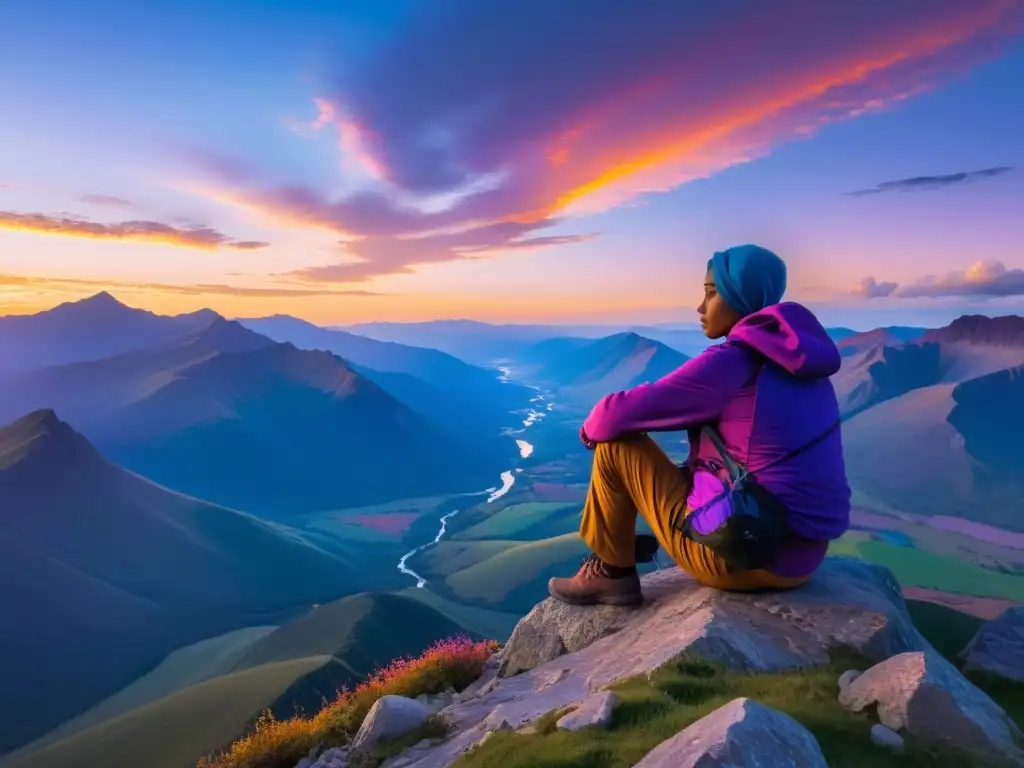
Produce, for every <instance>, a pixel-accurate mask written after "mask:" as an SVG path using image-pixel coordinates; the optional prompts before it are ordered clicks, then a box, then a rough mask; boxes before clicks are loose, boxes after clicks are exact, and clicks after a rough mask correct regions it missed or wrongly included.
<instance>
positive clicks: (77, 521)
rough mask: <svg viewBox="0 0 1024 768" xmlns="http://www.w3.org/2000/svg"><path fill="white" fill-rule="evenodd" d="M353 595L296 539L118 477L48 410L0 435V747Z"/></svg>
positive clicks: (339, 568) (345, 573) (332, 568)
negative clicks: (180, 662)
mask: <svg viewBox="0 0 1024 768" xmlns="http://www.w3.org/2000/svg"><path fill="white" fill-rule="evenodd" d="M357 589H358V586H357V580H356V577H355V576H354V574H353V572H352V571H351V570H350V569H349V568H348V567H347V566H346V565H345V564H344V563H342V562H341V561H339V560H338V559H337V558H335V557H333V556H330V555H328V554H326V553H324V552H322V551H320V550H318V549H316V548H314V547H312V546H310V545H308V544H306V543H305V542H304V541H302V540H301V539H300V538H299V537H298V536H297V534H295V533H294V532H289V531H288V530H287V529H284V528H279V527H276V526H271V525H269V524H266V523H263V522H260V521H259V520H256V519H255V518H252V517H249V516H248V515H244V514H241V513H238V512H234V511H232V510H229V509H224V508H220V507H216V506H214V505H212V504H208V503H206V502H202V501H198V500H196V499H192V498H188V497H186V496H181V495H179V494H176V493H173V492H171V491H168V490H166V489H164V488H161V487H159V486H156V485H154V484H153V483H151V482H149V481H147V480H144V479H142V478H140V477H138V476H136V475H133V474H131V473H129V472H126V471H125V470H123V469H121V468H119V467H117V466H114V465H113V464H110V463H109V462H108V461H106V460H105V459H104V458H103V457H102V456H101V455H100V454H99V453H98V452H97V451H96V450H95V449H94V448H93V447H92V446H91V445H90V444H89V442H88V441H87V440H86V439H85V438H84V437H82V436H81V435H80V434H78V433H77V432H75V431H74V430H73V429H72V428H71V427H69V426H68V425H67V424H65V423H63V422H61V421H60V420H59V419H58V418H57V417H56V416H55V415H54V413H53V412H52V411H40V412H35V413H32V414H30V415H29V416H26V417H25V418H23V419H20V420H19V421H17V422H15V423H14V424H11V425H9V426H7V427H5V428H3V429H0V606H2V607H3V610H2V612H0V660H2V665H3V669H2V670H0V678H2V679H3V681H4V685H3V686H2V687H0V710H2V711H4V712H5V713H10V714H9V715H7V716H6V717H5V719H4V721H3V725H2V727H0V748H3V747H10V746H14V745H15V744H18V743H20V742H23V741H26V740H28V739H29V738H32V737H33V736H37V735H40V734H41V733H42V731H43V730H44V729H46V728H48V727H52V726H53V725H56V724H57V723H58V722H60V721H61V720H63V719H65V718H66V717H69V716H71V715H73V714H75V713H76V712H78V711H80V710H81V709H82V708H83V707H85V706H88V705H89V704H91V703H93V702H95V701H97V700H98V699H99V698H101V697H103V696H106V695H108V694H110V693H112V692H113V691H114V690H116V689H117V688H119V687H122V686H124V685H126V684H127V683H128V682H129V681H130V680H131V679H132V678H134V677H135V676H137V675H138V674H140V673H141V672H143V671H144V670H145V669H146V668H147V667H149V666H151V665H153V664H155V663H156V662H157V661H158V660H159V659H160V658H161V657H163V656H164V655H166V654H167V653H168V652H169V651H170V650H172V649H173V648H175V647H177V646H179V645H183V644H185V643H187V642H192V641H194V640H197V639H199V638H200V637H202V636H203V635H204V634H212V633H215V632H219V631H224V630H226V629H229V628H231V627H232V626H239V625H240V624H244V623H257V620H258V619H259V618H260V616H261V615H264V614H270V617H271V618H272V614H273V613H274V612H277V613H278V614H280V613H281V611H293V610H295V609H296V608H297V607H299V606H301V605H308V604H310V603H313V602H318V601H322V600H324V599H328V598H331V597H337V596H338V595H343V594H346V593H350V592H354V591H357Z"/></svg>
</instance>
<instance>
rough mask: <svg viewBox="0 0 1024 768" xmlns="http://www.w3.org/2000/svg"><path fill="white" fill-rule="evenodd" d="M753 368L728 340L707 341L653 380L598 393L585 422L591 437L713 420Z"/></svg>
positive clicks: (746, 355) (606, 438) (751, 361)
mask: <svg viewBox="0 0 1024 768" xmlns="http://www.w3.org/2000/svg"><path fill="white" fill-rule="evenodd" d="M753 372H754V359H753V357H752V356H751V355H750V353H749V352H747V351H746V350H745V349H743V348H742V347H740V346H739V345H736V344H730V343H728V342H726V343H724V344H718V345H716V346H713V347H709V348H708V349H706V350H705V351H704V352H702V353H701V354H700V355H698V356H697V357H695V358H693V359H691V360H687V361H686V362H685V363H684V364H683V365H681V366H680V367H679V368H677V369H676V370H674V371H672V373H670V374H668V375H667V376H664V377H663V378H661V379H658V380H657V381H656V382H654V383H653V384H641V385H639V386H637V387H633V388H632V389H627V390H625V391H624V392H615V393H613V394H610V395H607V396H605V397H603V398H601V399H600V400H599V401H598V403H597V405H595V406H594V409H593V410H592V411H591V412H590V415H589V416H588V417H587V420H586V421H585V422H583V429H584V431H585V432H586V434H587V437H589V438H590V439H591V440H594V441H596V442H608V441H609V440H615V439H616V438H618V437H621V436H622V435H625V434H629V433H631V432H659V431H671V430H677V429H686V428H688V427H692V426H694V425H696V424H702V423H705V422H709V421H714V420H715V419H717V418H718V416H719V415H720V414H721V412H722V409H723V408H724V407H725V404H726V403H727V402H729V400H730V398H732V396H733V395H735V394H736V392H737V391H739V389H740V388H741V387H743V385H744V384H746V383H747V382H748V381H749V380H750V377H751V375H752V374H753Z"/></svg>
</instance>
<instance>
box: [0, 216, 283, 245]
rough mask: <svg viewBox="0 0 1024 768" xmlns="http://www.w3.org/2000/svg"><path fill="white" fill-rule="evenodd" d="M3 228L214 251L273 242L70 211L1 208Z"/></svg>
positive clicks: (201, 229) (212, 231)
mask: <svg viewBox="0 0 1024 768" xmlns="http://www.w3.org/2000/svg"><path fill="white" fill-rule="evenodd" d="M0 229H6V230H11V231H14V232H28V233H31V234H36V235H55V236H62V237H79V238H86V239H90V240H120V241H128V242H136V243H151V244H158V245H171V246H177V247H180V248H197V249H200V250H206V251H215V250H219V249H221V248H233V249H236V250H245V251H248V250H257V249H260V248H266V247H267V246H269V245H270V243H266V242H263V241H257V240H241V241H240V240H235V239H234V238H231V237H228V236H227V235H225V234H223V233H222V232H218V231H217V230H216V229H213V228H211V227H204V226H196V227H175V226H172V225H170V224H164V223H161V222H158V221H123V222H119V223H116V224H101V223H99V222H95V221H92V220H90V219H87V218H84V217H80V216H72V215H70V214H58V215H48V214H45V213H15V212H13V211H0Z"/></svg>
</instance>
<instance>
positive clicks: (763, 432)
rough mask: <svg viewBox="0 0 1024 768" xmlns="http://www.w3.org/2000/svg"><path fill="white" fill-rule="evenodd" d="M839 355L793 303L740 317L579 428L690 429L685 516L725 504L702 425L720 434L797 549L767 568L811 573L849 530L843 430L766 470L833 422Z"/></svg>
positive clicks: (610, 434)
mask: <svg viewBox="0 0 1024 768" xmlns="http://www.w3.org/2000/svg"><path fill="white" fill-rule="evenodd" d="M840 361H841V358H840V354H839V350H838V349H837V348H836V345H835V343H834V342H833V341H832V339H831V337H829V335H828V333H827V332H826V331H825V329H824V328H823V327H822V325H821V323H819V322H818V320H817V318H816V317H815V316H814V315H813V314H812V313H811V312H810V310H808V309H806V308H805V307H803V306H802V305H800V304H796V303H794V302H784V303H781V304H774V305H772V306H770V307H767V308H765V309H763V310H761V311H760V312H756V313H754V314H752V315H748V316H747V317H745V318H743V319H742V320H741V321H740V322H739V323H737V324H736V326H735V327H734V328H733V329H732V331H730V333H729V335H728V337H727V338H726V340H725V341H724V342H723V343H721V344H717V345H715V346H712V347H709V348H708V349H707V350H705V351H704V352H703V353H701V354H700V355H698V356H697V357H694V358H692V359H691V360H688V361H687V362H686V363H685V364H683V365H682V366H680V367H679V368H678V369H676V370H675V371H673V372H672V373H670V374H668V375H667V376H665V377H663V378H661V379H659V380H658V381H656V382H654V383H652V384H641V385H639V386H637V387H634V388H633V389H629V390H626V391H624V392H615V393H613V394H610V395H608V396H606V397H604V398H602V399H601V400H600V401H599V402H598V403H597V405H596V406H594V409H593V410H592V411H591V412H590V415H589V416H588V417H587V419H586V421H585V422H584V424H583V429H584V431H585V432H586V435H587V437H588V438H589V439H591V440H594V441H596V442H607V441H611V440H615V439H616V438H618V437H620V436H623V435H626V434H629V433H635V432H661V431H672V430H682V429H686V430H688V436H689V441H690V455H689V458H688V459H687V463H688V464H689V466H690V467H691V468H692V470H693V477H694V483H693V489H692V491H691V492H690V495H689V497H688V499H687V505H688V507H689V508H690V509H698V508H700V507H703V506H704V505H706V504H709V503H712V504H714V503H717V504H728V499H727V497H723V490H724V487H725V486H724V482H725V481H727V479H728V474H727V473H726V472H725V470H724V469H723V468H722V465H721V457H720V456H719V454H718V451H717V450H716V449H715V447H714V445H712V444H711V443H710V441H708V440H707V439H702V435H701V432H700V425H701V424H704V423H712V424H715V425H716V426H717V427H718V430H719V432H720V433H721V435H722V439H723V440H724V442H725V444H726V447H727V448H728V450H729V452H730V453H731V454H732V456H733V458H735V459H736V460H737V461H738V462H740V463H741V464H744V465H746V466H747V467H748V468H749V469H750V471H751V472H752V474H754V476H755V477H756V478H757V479H758V481H759V482H760V483H761V484H762V485H763V486H764V487H765V488H767V489H768V490H769V491H771V492H772V493H774V494H775V495H776V496H777V497H778V498H779V500H780V501H781V502H782V503H783V504H784V505H785V506H786V509H787V510H788V511H789V518H788V522H789V525H790V528H791V529H792V530H793V532H794V533H795V534H796V535H797V536H799V537H801V538H802V539H805V541H793V542H792V543H789V544H787V545H785V546H784V547H783V549H782V550H781V551H780V552H779V553H778V555H777V556H776V558H775V561H774V562H773V563H772V564H771V565H770V566H769V570H771V571H772V572H774V573H776V574H778V575H780V576H791V577H799V576H805V575H807V574H810V573H812V572H813V571H814V570H815V569H816V568H817V567H818V566H819V565H820V564H821V561H822V560H823V559H824V557H825V554H826V552H827V550H828V542H829V541H830V540H832V539H836V538H839V537H840V536H842V535H843V533H845V532H846V530H847V529H848V528H849V525H850V487H849V485H848V483H847V479H846V469H845V463H844V461H843V446H842V432H841V430H840V429H839V428H835V429H833V430H832V431H831V432H830V433H829V434H828V436H827V437H826V438H825V439H824V440H821V441H820V442H818V443H817V444H816V445H814V446H813V447H811V448H808V449H807V450H806V451H804V452H803V453H801V454H800V455H798V456H796V457H794V458H792V459H788V460H786V461H782V462H780V463H777V464H775V466H771V467H767V468H766V469H765V470H764V471H763V472H759V471H758V468H759V467H765V466H766V465H768V464H769V463H770V462H772V461H773V460H775V459H778V458H780V457H782V456H784V455H785V454H787V453H789V452H790V451H792V450H795V449H797V448H800V447H802V446H804V445H807V444H808V443H811V442H812V441H813V440H815V438H817V437H819V436H820V435H821V434H823V433H825V432H826V431H828V430H829V428H830V427H832V426H833V425H834V424H835V423H836V422H837V421H838V420H839V405H838V402H837V400H836V394H835V390H834V389H833V387H832V382H831V381H830V380H829V377H830V376H831V375H832V374H834V373H835V372H836V371H838V370H839V365H840Z"/></svg>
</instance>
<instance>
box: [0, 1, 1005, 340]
mask: <svg viewBox="0 0 1024 768" xmlns="http://www.w3.org/2000/svg"><path fill="white" fill-rule="evenodd" d="M778 5H780V4H776V5H773V6H772V9H771V10H768V9H767V6H766V5H764V4H761V3H756V2H740V1H739V0H736V1H735V2H731V3H723V4H720V5H717V6H715V5H712V6H708V5H707V4H703V3H680V4H677V5H674V6H672V8H671V10H669V9H668V8H667V7H666V6H665V5H664V4H661V3H655V2H649V3H639V4H637V3H634V4H631V5H630V12H629V13H628V14H624V13H623V12H622V8H623V5H622V4H621V3H617V2H612V0H587V1H584V0H565V2H562V3H559V4H557V5H554V4H551V3H547V2H540V0H524V1H523V2H520V3H517V4H515V6H509V7H508V9H507V10H505V11H503V12H502V15H501V17H500V18H498V17H496V16H495V15H494V14H493V12H492V13H490V14H489V13H487V12H485V11H484V10H482V6H481V5H480V4H477V3H471V2H468V1H467V2H455V1H454V0H437V2H424V3H417V4H412V3H396V2H381V1H380V0H374V1H372V2H370V1H369V0H367V2H347V3H346V2H340V3H339V2H330V3H329V2H308V1H307V2H289V3H283V2H281V3H271V2H255V3H246V4H244V7H243V4H238V3H228V2H204V3H200V2H181V3H169V2H153V3H147V4H138V3H131V4H129V3H124V2H115V1H114V0H100V1H99V2H93V3H89V4H83V3H73V2H69V1H67V0H64V1H62V2H52V1H47V0H37V2H35V3H31V4H29V3H21V4H17V5H16V6H14V7H13V8H12V9H10V10H5V24H4V25H3V26H2V27H0V68H2V70H3V71H4V72H5V77H4V79H3V80H0V311H8V312H24V311H35V310H38V309H41V308H44V307H46V306H52V305H53V304H56V303H59V302H60V301H66V300H69V299H74V298H78V297H81V296H85V295H88V294H89V293H94V292H96V291H98V290H103V289H106V290H110V291H111V292H113V293H114V294H115V295H117V296H119V297H121V298H122V299H123V300H125V301H126V302H127V303H130V304H134V305H137V306H146V307H149V308H152V309H155V310H157V311H166V312H177V311H190V310H192V309H195V308H198V307H200V306H209V307H212V308H214V309H217V310H219V311H221V312H224V313H225V314H228V315H258V314H270V313H276V312H285V313H289V314H294V315H298V316H302V317H306V318H309V319H311V320H314V321H317V322H354V321H365V320H386V319H393V320H416V319H427V318H432V317H473V318H478V319H483V320H496V321H510V322H515V321H520V320H521V321H531V322H532V321H542V320H551V321H561V320H565V321H597V322H600V321H606V320H608V321H618V320H641V321H649V320H677V319H678V320H689V319H691V317H692V316H693V307H695V306H696V304H697V303H698V302H699V293H700V291H699V284H700V282H701V277H702V271H703V264H704V262H705V261H706V260H707V258H708V257H709V256H710V255H711V253H713V252H714V251H715V250H717V249H721V248H723V247H726V246H728V245H732V244H736V243H742V242H757V243H761V244H763V245H766V246H768V247H771V248H773V249H775V250H776V251H777V252H779V253H780V255H782V256H783V257H784V258H786V260H787V262H788V264H789V267H790V282H789V285H790V288H789V295H788V296H789V298H791V299H794V300H799V301H804V302H806V303H808V304H810V305H812V306H813V307H814V308H815V309H816V310H818V311H820V312H821V313H823V315H828V317H827V319H829V320H830V321H832V322H845V323H847V324H851V325H857V326H870V325H875V324H880V323H881V322H907V323H912V322H927V323H935V322H943V321H945V320H946V319H950V318H952V317H955V316H956V315H958V314H961V313H963V312H967V311H971V312H973V311H976V312H983V313H987V314H1005V313H1007V312H1012V311H1016V312H1021V311H1022V310H1024V299H1022V295H1024V272H1020V270H1021V269H1024V251H1022V248H1021V245H1020V244H1021V243H1022V242H1024V221H1022V218H1024V217H1021V215H1020V213H1019V212H1020V211H1022V210H1024V170H1022V168H1024V141H1022V140H1021V139H1020V137H1021V136H1024V95H1021V93H1020V87H1019V83H1021V82H1024V41H1022V40H1024V39H1022V37H1021V33H1022V32H1024V3H1022V2H1019V0H976V2H974V3H963V2H959V0H907V2H903V3H899V4H895V3H891V2H887V3H886V2H861V3H852V2H850V3H848V2H842V3H833V4H820V3H812V2H810V0H792V1H791V2H786V3H781V5H784V6H786V11H787V13H786V14H785V15H784V16H783V15H780V14H779V13H778ZM86 6H87V7H86ZM554 9H557V10H554ZM915 180H916V181H915ZM864 190H876V192H875V193H872V194H863V195H851V194H849V193H851V192H856V191H864Z"/></svg>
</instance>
